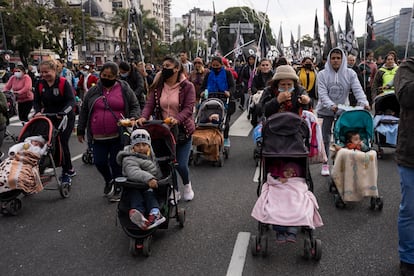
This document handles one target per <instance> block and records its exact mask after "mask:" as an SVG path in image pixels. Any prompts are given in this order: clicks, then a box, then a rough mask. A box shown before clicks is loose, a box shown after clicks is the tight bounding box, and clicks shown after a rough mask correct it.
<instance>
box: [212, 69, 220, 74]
mask: <svg viewBox="0 0 414 276" xmlns="http://www.w3.org/2000/svg"><path fill="white" fill-rule="evenodd" d="M213 71H214V73H216V75H217V74H218V73H220V71H221V68H213Z"/></svg>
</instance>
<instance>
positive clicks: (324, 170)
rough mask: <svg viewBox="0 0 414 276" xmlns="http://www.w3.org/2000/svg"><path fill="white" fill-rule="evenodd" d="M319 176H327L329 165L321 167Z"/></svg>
mask: <svg viewBox="0 0 414 276" xmlns="http://www.w3.org/2000/svg"><path fill="white" fill-rule="evenodd" d="M321 175H323V176H329V165H328V164H323V165H322V170H321Z"/></svg>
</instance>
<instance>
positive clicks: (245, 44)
mask: <svg viewBox="0 0 414 276" xmlns="http://www.w3.org/2000/svg"><path fill="white" fill-rule="evenodd" d="M254 41H255V39H253V40H250V41H249V42H246V43H244V44H243V45H240V48H243V47H244V46H247V45H249V44H252V43H253V42H254ZM236 50H237V48H235V49H233V50H231V51H230V52H228V53H227V54H225V55H224V56H223V57H227V56H228V55H231V54H232V53H233V52H234V51H236Z"/></svg>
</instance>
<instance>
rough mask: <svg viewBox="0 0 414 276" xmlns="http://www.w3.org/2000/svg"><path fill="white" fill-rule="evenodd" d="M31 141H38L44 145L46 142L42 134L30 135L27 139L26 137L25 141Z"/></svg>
mask: <svg viewBox="0 0 414 276" xmlns="http://www.w3.org/2000/svg"><path fill="white" fill-rule="evenodd" d="M31 141H37V142H39V143H42V145H44V144H45V143H46V140H45V138H43V136H42V135H37V136H29V137H27V138H26V139H24V142H25V143H29V142H31Z"/></svg>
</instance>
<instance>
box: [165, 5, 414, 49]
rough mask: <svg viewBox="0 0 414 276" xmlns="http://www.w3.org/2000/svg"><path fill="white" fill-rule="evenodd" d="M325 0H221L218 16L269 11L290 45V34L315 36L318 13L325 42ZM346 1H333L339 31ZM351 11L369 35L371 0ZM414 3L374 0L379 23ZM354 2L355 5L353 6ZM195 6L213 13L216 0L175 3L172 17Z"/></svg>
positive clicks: (276, 28)
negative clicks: (228, 11)
mask: <svg viewBox="0 0 414 276" xmlns="http://www.w3.org/2000/svg"><path fill="white" fill-rule="evenodd" d="M323 2H324V1H323V0H218V1H214V5H215V10H216V13H219V12H222V11H224V10H226V9H227V8H229V7H243V6H247V7H250V8H252V9H255V10H257V11H261V12H265V11H266V7H267V14H268V17H269V19H270V27H271V28H272V31H273V33H274V35H275V36H277V35H278V34H279V28H280V26H282V30H283V42H284V44H287V43H289V41H290V33H291V32H292V33H293V36H294V38H295V39H297V37H298V29H299V27H298V26H299V25H300V35H301V36H303V35H305V34H309V35H310V36H311V37H313V33H314V21H315V12H317V14H318V21H319V30H320V31H319V32H320V35H321V38H322V40H323V34H324V32H323ZM346 2H347V1H346V0H331V7H332V14H333V18H334V22H335V29H337V28H338V22H339V24H340V25H341V27H342V29H343V30H345V14H346V5H347V4H346ZM348 2H349V11H350V13H351V17H352V11H354V12H353V14H354V16H353V18H354V20H353V21H354V29H355V34H356V35H357V36H358V37H360V36H362V35H363V34H364V32H365V27H366V23H365V17H366V11H367V0H348ZM413 2H414V1H413V0H371V3H372V10H373V14H374V20H375V21H381V20H382V19H385V18H388V17H391V16H394V15H398V14H399V12H400V9H401V8H411V7H413V4H414V3H413ZM352 3H354V5H352ZM194 7H197V8H200V9H202V10H210V11H212V10H213V0H210V1H209V0H172V1H171V14H172V16H173V17H181V15H183V14H185V13H188V11H189V10H190V9H192V8H194Z"/></svg>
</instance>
